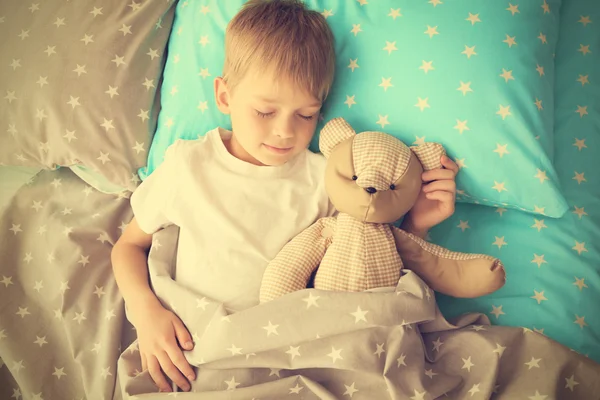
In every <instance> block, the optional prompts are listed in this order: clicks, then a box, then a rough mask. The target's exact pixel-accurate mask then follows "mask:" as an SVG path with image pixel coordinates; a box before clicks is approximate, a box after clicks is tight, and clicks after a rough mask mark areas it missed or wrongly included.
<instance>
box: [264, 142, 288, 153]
mask: <svg viewBox="0 0 600 400" xmlns="http://www.w3.org/2000/svg"><path fill="white" fill-rule="evenodd" d="M263 145H264V146H265V147H266V148H267V150H269V151H272V152H273V153H276V154H285V153H288V152H290V151H291V150H292V149H293V147H276V146H270V145H268V144H266V143H263Z"/></svg>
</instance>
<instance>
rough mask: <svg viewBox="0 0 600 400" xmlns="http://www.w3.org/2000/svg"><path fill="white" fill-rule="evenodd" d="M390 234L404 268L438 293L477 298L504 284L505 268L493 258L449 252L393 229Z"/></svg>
mask: <svg viewBox="0 0 600 400" xmlns="http://www.w3.org/2000/svg"><path fill="white" fill-rule="evenodd" d="M393 233H394V239H395V241H396V248H397V249H398V252H399V253H400V257H401V258H402V261H403V262H404V266H405V268H408V269H410V270H412V271H413V272H415V273H416V274H417V275H419V277H421V279H423V281H425V283H427V285H429V287H431V288H432V289H433V290H435V291H437V292H440V293H443V294H446V295H449V296H453V297H463V298H473V297H480V296H485V295H487V294H490V293H492V292H494V291H496V290H498V289H500V288H501V287H502V286H503V285H504V283H505V281H506V274H505V272H504V267H503V265H502V263H501V262H500V260H498V259H496V258H493V257H490V256H486V255H481V254H466V253H457V252H452V251H450V250H448V249H445V248H443V247H440V246H437V245H435V244H432V243H428V242H426V241H425V240H423V239H421V238H419V237H417V236H414V235H412V234H410V233H407V232H405V231H403V230H401V229H398V228H395V227H394V229H393Z"/></svg>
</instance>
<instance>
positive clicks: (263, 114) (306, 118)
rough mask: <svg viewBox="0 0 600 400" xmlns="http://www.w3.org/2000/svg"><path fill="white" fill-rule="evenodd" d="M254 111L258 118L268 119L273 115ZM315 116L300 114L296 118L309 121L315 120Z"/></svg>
mask: <svg viewBox="0 0 600 400" xmlns="http://www.w3.org/2000/svg"><path fill="white" fill-rule="evenodd" d="M254 111H256V115H257V116H259V117H261V118H269V117H272V116H273V115H274V114H275V112H261V111H258V110H254ZM317 114H318V113H317ZM317 114H313V115H302V114H298V116H299V117H300V118H302V119H304V120H307V121H310V120H312V119H313V118H315V116H316V115H317Z"/></svg>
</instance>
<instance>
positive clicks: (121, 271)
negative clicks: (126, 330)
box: [111, 217, 160, 325]
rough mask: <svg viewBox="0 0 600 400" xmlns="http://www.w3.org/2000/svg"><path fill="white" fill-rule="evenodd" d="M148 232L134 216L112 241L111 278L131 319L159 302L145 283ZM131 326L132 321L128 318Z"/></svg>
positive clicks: (146, 278)
mask: <svg viewBox="0 0 600 400" xmlns="http://www.w3.org/2000/svg"><path fill="white" fill-rule="evenodd" d="M151 245H152V235H149V234H147V233H146V232H144V231H143V230H142V229H141V228H140V226H139V225H138V223H137V221H136V219H135V217H134V218H133V219H132V220H131V222H130V223H129V225H127V228H126V229H125V231H124V232H123V234H122V235H121V237H120V238H119V240H118V241H117V242H116V243H115V245H114V247H113V249H112V252H111V260H112V265H113V271H114V274H115V280H116V281H117V286H118V287H119V291H120V292H121V294H122V295H123V298H124V300H125V304H126V305H127V308H128V310H129V311H130V315H131V317H132V319H135V316H136V314H138V311H139V310H141V309H142V308H146V307H148V306H151V305H160V302H159V301H158V298H157V297H156V296H155V295H154V292H152V289H150V284H149V282H148V249H150V246H151ZM131 322H132V323H133V324H134V325H135V322H136V321H131Z"/></svg>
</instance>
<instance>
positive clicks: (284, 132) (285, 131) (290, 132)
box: [275, 121, 294, 139]
mask: <svg viewBox="0 0 600 400" xmlns="http://www.w3.org/2000/svg"><path fill="white" fill-rule="evenodd" d="M275 135H277V137H280V138H282V139H287V138H291V137H294V126H293V124H292V123H291V122H290V121H282V122H281V123H279V124H278V125H277V126H276V127H275Z"/></svg>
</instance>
